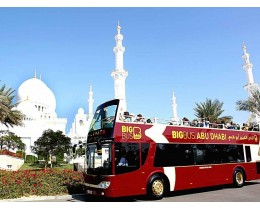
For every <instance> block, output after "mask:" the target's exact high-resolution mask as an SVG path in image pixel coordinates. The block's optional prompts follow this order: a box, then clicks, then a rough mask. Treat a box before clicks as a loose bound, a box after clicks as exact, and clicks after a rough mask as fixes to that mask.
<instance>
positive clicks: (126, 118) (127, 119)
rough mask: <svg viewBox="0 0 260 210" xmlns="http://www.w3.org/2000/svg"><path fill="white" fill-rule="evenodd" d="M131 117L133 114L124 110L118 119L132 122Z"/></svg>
mask: <svg viewBox="0 0 260 210" xmlns="http://www.w3.org/2000/svg"><path fill="white" fill-rule="evenodd" d="M132 117H133V115H130V114H129V112H128V111H125V112H124V113H123V116H122V114H120V117H119V119H120V120H121V121H124V122H132Z"/></svg>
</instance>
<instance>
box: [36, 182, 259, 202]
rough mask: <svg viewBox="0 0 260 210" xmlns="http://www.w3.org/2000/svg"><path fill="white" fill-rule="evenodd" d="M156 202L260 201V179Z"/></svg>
mask: <svg viewBox="0 0 260 210" xmlns="http://www.w3.org/2000/svg"><path fill="white" fill-rule="evenodd" d="M147 201H149V202H151V200H147V199H146V198H145V197H144V196H140V197H127V198H117V199H104V198H94V197H91V196H88V195H73V196H72V198H69V199H55V200H54V199H52V200H44V201H41V202H147ZM154 202H260V180H258V181H251V182H246V184H245V186H244V187H242V188H233V187H231V186H218V187H210V188H202V189H193V190H185V191H178V192H172V193H170V194H169V195H168V196H167V197H165V198H163V199H162V200H156V201H154Z"/></svg>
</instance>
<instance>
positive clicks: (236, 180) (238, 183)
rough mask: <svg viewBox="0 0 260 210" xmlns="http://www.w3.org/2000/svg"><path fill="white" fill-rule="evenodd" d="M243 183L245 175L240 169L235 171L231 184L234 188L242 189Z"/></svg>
mask: <svg viewBox="0 0 260 210" xmlns="http://www.w3.org/2000/svg"><path fill="white" fill-rule="evenodd" d="M244 183H245V175H244V172H243V170H242V169H236V170H235V172H234V177H233V184H234V186H235V187H243V185H244Z"/></svg>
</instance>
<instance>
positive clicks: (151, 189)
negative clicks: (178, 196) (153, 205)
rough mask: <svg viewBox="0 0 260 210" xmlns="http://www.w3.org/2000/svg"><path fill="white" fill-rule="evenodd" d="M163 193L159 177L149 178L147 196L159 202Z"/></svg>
mask: <svg viewBox="0 0 260 210" xmlns="http://www.w3.org/2000/svg"><path fill="white" fill-rule="evenodd" d="M164 192H165V185H164V180H163V179H162V178H161V177H160V176H159V175H154V176H152V177H151V179H150V181H149V183H148V191H147V194H148V196H149V197H150V198H151V199H154V200H159V199H162V198H163V195H164Z"/></svg>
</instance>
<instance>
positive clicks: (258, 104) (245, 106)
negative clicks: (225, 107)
mask: <svg viewBox="0 0 260 210" xmlns="http://www.w3.org/2000/svg"><path fill="white" fill-rule="evenodd" d="M236 105H237V110H238V111H249V112H251V113H253V114H256V115H258V116H260V91H259V90H256V91H252V92H251V97H249V98H248V99H247V100H239V101H237V102H236Z"/></svg>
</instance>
